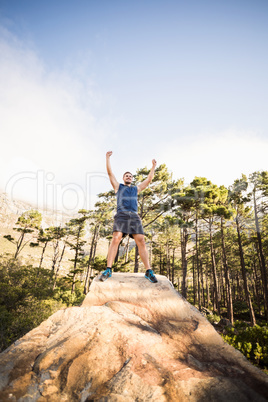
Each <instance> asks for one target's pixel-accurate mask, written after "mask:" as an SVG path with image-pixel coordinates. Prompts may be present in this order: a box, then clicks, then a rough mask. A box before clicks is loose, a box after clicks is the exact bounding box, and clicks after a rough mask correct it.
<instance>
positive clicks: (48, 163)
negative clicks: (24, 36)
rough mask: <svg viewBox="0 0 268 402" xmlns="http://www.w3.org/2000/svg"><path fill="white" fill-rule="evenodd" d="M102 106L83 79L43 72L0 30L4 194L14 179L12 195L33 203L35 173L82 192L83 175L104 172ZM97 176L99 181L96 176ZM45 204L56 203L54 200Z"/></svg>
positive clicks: (26, 50) (24, 47)
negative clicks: (97, 114)
mask: <svg viewBox="0 0 268 402" xmlns="http://www.w3.org/2000/svg"><path fill="white" fill-rule="evenodd" d="M80 74H81V71H80ZM102 102H103V100H102V95H101V94H100V93H99V92H98V90H97V89H95V88H94V85H93V83H92V82H90V80H89V79H88V78H87V76H81V75H80V76H75V74H73V73H68V72H66V71H47V69H46V66H45V65H44V63H42V62H41V60H40V59H39V58H38V57H37V55H36V52H35V51H33V50H32V49H31V48H29V47H28V46H27V44H26V45H25V44H24V43H22V42H20V41H19V40H18V39H17V38H16V37H14V36H12V35H11V34H10V33H9V32H8V31H6V30H5V29H1V30H0V115H1V119H0V131H1V135H2V139H3V140H2V147H1V149H2V152H1V160H0V169H1V172H2V174H1V179H0V187H1V188H2V190H9V191H10V188H11V183H12V181H13V182H14V183H15V184H14V185H13V188H12V191H13V196H14V197H18V198H23V199H27V200H28V201H32V202H34V203H37V201H38V200H37V192H38V190H37V188H36V182H35V180H34V175H35V176H36V177H37V176H38V172H43V174H44V175H43V177H47V176H46V175H47V173H49V172H51V173H52V174H53V177H54V178H53V180H50V181H49V180H47V179H45V182H44V183H43V184H44V185H45V186H47V185H50V187H51V186H52V183H54V185H58V186H59V185H60V186H61V188H63V187H64V186H66V185H70V183H73V184H72V186H73V188H74V187H76V188H77V191H78V186H80V187H81V191H82V192H84V191H85V187H86V186H85V181H86V180H87V179H86V178H87V175H88V174H89V173H90V172H102V171H104V169H105V166H104V157H103V150H102V148H103V147H104V145H103V144H104V143H105V138H106V136H108V135H109V129H108V126H107V125H106V126H103V123H100V121H101V120H104V121H105V105H103V104H102ZM96 110H97V113H99V116H98V118H96V117H95V112H96ZM101 113H103V114H104V115H103V119H101V118H100V117H102V116H100V114H101ZM30 173H31V174H32V178H30V177H29V174H30ZM23 174H24V176H25V178H24V179H23ZM91 175H92V174H91ZM50 177H52V175H51V176H50ZM16 178H17V179H18V180H16ZM95 178H96V181H98V180H99V181H100V182H101V181H102V180H103V179H100V177H99V176H96V175H95ZM95 184H96V187H98V185H97V183H95ZM99 191H100V190H99ZM97 192H98V190H97ZM69 194H70V192H69ZM75 197H76V198H77V196H75ZM75 197H71V195H69V196H68V197H67V198H70V199H71V198H75ZM65 198H66V197H65ZM44 199H45V198H44V197H43V200H44ZM46 201H47V202H48V203H49V204H50V205H51V204H54V203H55V201H53V199H52V196H51V197H50V199H49V200H46ZM65 203H66V201H65ZM71 204H73V205H74V204H75V201H74V202H71ZM54 207H55V205H54ZM56 207H57V208H61V205H57V206H56Z"/></svg>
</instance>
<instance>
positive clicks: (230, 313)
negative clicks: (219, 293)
mask: <svg viewBox="0 0 268 402" xmlns="http://www.w3.org/2000/svg"><path fill="white" fill-rule="evenodd" d="M221 245H222V259H223V266H224V274H225V283H226V293H227V311H228V319H229V320H230V322H231V324H232V325H233V323H234V310H233V298H232V289H231V284H230V270H229V266H228V263H227V257H226V247H225V237H224V226H223V219H222V218H221Z"/></svg>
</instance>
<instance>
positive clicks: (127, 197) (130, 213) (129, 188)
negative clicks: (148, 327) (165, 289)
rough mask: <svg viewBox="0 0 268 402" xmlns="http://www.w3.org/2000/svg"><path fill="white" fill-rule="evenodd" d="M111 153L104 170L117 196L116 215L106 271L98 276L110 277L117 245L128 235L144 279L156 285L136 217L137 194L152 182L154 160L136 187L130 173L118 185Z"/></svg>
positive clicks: (140, 223) (139, 224)
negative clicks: (148, 171)
mask: <svg viewBox="0 0 268 402" xmlns="http://www.w3.org/2000/svg"><path fill="white" fill-rule="evenodd" d="M111 155H112V152H111V151H109V152H107V153H106V168H107V173H108V176H109V179H110V182H111V185H112V186H113V188H114V191H115V193H116V196H117V213H116V215H115V217H114V227H113V238H112V241H111V245H110V248H109V251H108V257H107V269H106V270H105V271H103V272H102V274H101V276H100V280H101V281H105V280H106V279H108V278H110V277H111V276H112V268H111V267H112V265H113V262H114V259H115V256H116V254H117V250H118V246H119V243H120V241H121V239H122V237H123V235H125V234H129V235H130V236H131V237H133V238H134V240H135V242H136V244H137V246H138V249H139V255H140V257H141V260H142V262H143V264H144V266H145V269H146V273H145V278H147V279H149V281H151V282H152V283H156V282H157V279H156V277H155V275H154V272H153V270H152V269H151V268H150V262H149V255H148V251H147V248H146V244H145V239H144V232H143V227H142V222H141V219H140V217H139V215H138V194H139V193H140V191H142V190H144V189H145V188H146V187H147V186H148V185H149V184H150V182H151V181H152V180H153V177H154V171H155V167H156V160H155V159H153V160H152V168H151V171H150V173H149V175H148V177H147V178H146V179H145V180H144V181H143V182H142V183H140V184H138V185H137V186H133V185H131V183H132V180H133V176H132V174H131V173H130V172H126V173H124V175H123V181H124V184H122V183H120V184H119V183H118V181H117V180H116V178H115V176H114V174H113V172H112V168H111V162H110V157H111Z"/></svg>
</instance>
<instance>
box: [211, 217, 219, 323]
mask: <svg viewBox="0 0 268 402" xmlns="http://www.w3.org/2000/svg"><path fill="white" fill-rule="evenodd" d="M209 242H210V254H211V263H212V275H213V283H214V291H213V295H214V303H213V304H214V305H215V307H216V310H217V312H218V315H220V314H221V311H220V303H219V293H218V277H217V270H216V261H215V252H214V246H213V241H212V221H211V219H210V221H209Z"/></svg>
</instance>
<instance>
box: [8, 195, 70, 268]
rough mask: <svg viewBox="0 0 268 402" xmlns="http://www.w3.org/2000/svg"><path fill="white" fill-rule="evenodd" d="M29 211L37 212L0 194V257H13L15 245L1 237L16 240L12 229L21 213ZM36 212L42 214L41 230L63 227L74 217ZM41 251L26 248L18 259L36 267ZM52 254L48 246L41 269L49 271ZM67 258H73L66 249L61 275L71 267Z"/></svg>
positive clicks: (15, 234)
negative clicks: (8, 236)
mask: <svg viewBox="0 0 268 402" xmlns="http://www.w3.org/2000/svg"><path fill="white" fill-rule="evenodd" d="M31 209H34V210H37V208H36V207H35V206H34V205H31V204H29V203H27V202H24V201H19V200H13V199H10V197H8V195H7V194H6V193H2V194H0V255H5V254H9V255H10V256H12V255H14V252H15V245H13V244H12V243H11V242H9V241H8V240H6V239H4V237H3V236H5V235H8V234H10V235H11V236H12V237H15V238H16V236H17V235H18V234H17V233H16V232H15V231H14V230H13V228H14V227H15V225H16V222H17V220H18V218H19V217H20V216H21V215H22V214H23V212H25V211H29V210H31ZM38 211H39V212H40V213H41V214H42V227H43V229H45V228H47V227H50V226H65V224H66V223H67V222H68V221H69V220H70V219H72V218H73V217H74V215H68V214H66V213H64V212H62V211H53V210H52V209H46V210H41V209H38ZM41 251H42V249H41V247H35V248H32V247H29V246H26V247H25V248H24V249H23V250H22V252H21V254H20V256H19V259H20V260H21V261H22V262H23V263H25V264H30V265H33V266H35V265H36V266H38V265H39V261H40V257H41ZM52 254H53V246H52V244H48V247H47V250H46V252H45V256H44V262H43V265H42V266H43V268H48V269H49V268H50V267H51V265H52V261H51V258H52ZM69 258H73V254H72V252H71V250H70V249H68V248H67V249H66V252H65V255H64V258H63V262H62V269H63V272H62V273H64V271H66V270H69V267H70V265H71V262H70V261H69Z"/></svg>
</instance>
